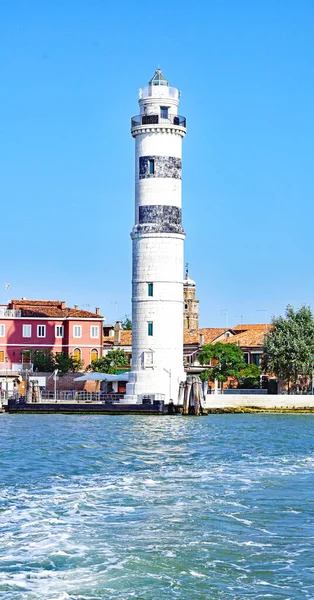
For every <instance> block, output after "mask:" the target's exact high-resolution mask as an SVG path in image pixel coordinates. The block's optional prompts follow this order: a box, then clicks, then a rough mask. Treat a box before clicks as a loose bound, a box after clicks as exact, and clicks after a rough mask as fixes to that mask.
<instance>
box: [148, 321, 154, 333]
mask: <svg viewBox="0 0 314 600" xmlns="http://www.w3.org/2000/svg"><path fill="white" fill-rule="evenodd" d="M147 327H148V335H153V322H152V321H148V323H147Z"/></svg>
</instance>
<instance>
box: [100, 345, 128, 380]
mask: <svg viewBox="0 0 314 600" xmlns="http://www.w3.org/2000/svg"><path fill="white" fill-rule="evenodd" d="M128 364H129V360H128V357H127V355H126V354H125V352H124V350H120V349H119V348H118V349H117V350H109V352H108V354H106V356H102V357H101V358H98V359H97V360H93V361H92V363H91V368H92V369H93V371H100V372H101V373H112V374H114V373H116V372H117V371H118V370H120V369H121V368H122V369H123V368H124V367H127V366H128Z"/></svg>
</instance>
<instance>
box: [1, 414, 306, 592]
mask: <svg viewBox="0 0 314 600" xmlns="http://www.w3.org/2000/svg"><path fill="white" fill-rule="evenodd" d="M313 424H314V421H313V416H312V415H303V416H300V415H212V416H210V417H203V418H182V417H139V416H134V417H132V416H122V417H119V416H113V417H110V416H96V415H95V416H79V415H73V416H68V415H64V416H62V415H47V416H45V415H38V416H36V415H12V416H10V415H3V416H1V428H2V435H1V440H0V449H1V453H0V463H1V464H0V467H1V494H0V500H1V504H0V507H1V512H0V521H1V524H0V526H1V539H2V544H1V547H0V597H1V598H3V599H4V600H24V599H29V600H39V599H40V600H43V599H44V600H63V599H68V598H70V599H71V600H85V599H86V600H98V599H99V600H103V599H107V598H108V599H121V600H129V599H131V598H135V599H137V600H156V599H162V600H163V599H165V600H166V599H167V600H168V599H170V598H179V599H183V600H201V599H206V600H211V599H219V600H221V599H227V600H228V599H242V598H254V599H255V598H274V599H281V598H282V599H288V598H313V597H314V567H313V565H314V551H313V540H314V529H313V500H312V490H313V487H314V485H313V484H314V481H313V480H314V477H313V475H314V452H313Z"/></svg>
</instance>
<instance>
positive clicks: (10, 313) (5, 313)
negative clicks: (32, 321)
mask: <svg viewBox="0 0 314 600" xmlns="http://www.w3.org/2000/svg"><path fill="white" fill-rule="evenodd" d="M21 316H22V311H20V310H14V309H11V308H6V307H4V306H0V318H3V317H13V318H14V317H21Z"/></svg>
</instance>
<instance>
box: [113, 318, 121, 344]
mask: <svg viewBox="0 0 314 600" xmlns="http://www.w3.org/2000/svg"><path fill="white" fill-rule="evenodd" d="M121 329H122V326H121V321H116V323H115V326H114V337H113V343H114V345H115V346H116V345H118V344H120V342H121Z"/></svg>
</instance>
